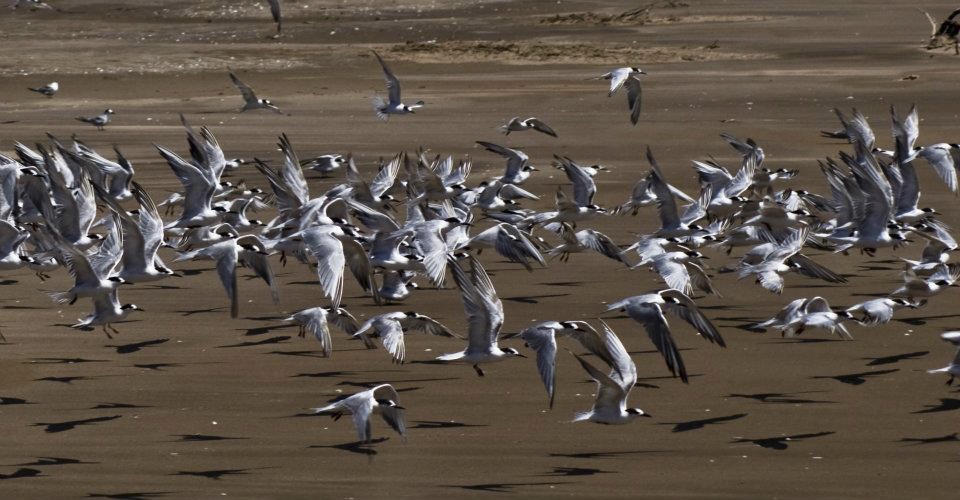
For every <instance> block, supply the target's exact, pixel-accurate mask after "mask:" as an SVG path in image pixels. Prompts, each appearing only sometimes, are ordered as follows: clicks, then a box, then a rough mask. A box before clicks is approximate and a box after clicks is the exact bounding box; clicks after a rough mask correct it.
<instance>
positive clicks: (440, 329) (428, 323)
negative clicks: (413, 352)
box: [400, 314, 459, 337]
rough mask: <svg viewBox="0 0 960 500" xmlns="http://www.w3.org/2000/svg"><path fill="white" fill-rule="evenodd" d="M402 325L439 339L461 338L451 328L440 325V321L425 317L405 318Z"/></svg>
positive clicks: (401, 321) (401, 322)
mask: <svg viewBox="0 0 960 500" xmlns="http://www.w3.org/2000/svg"><path fill="white" fill-rule="evenodd" d="M400 324H401V325H402V326H403V327H404V328H405V329H408V330H420V331H422V332H424V333H428V334H430V335H436V336H438V337H459V336H458V335H455V334H454V333H453V332H452V331H451V330H450V329H449V328H447V327H446V326H444V325H443V323H440V322H439V321H437V320H435V319H433V318H431V317H429V316H424V315H422V314H421V315H418V316H417V317H415V318H410V317H407V318H404V319H401V320H400Z"/></svg>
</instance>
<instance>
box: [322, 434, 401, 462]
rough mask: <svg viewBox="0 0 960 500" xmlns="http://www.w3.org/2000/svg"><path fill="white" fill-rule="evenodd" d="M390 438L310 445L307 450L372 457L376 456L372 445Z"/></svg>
mask: <svg viewBox="0 0 960 500" xmlns="http://www.w3.org/2000/svg"><path fill="white" fill-rule="evenodd" d="M389 440H390V438H387V437H382V438H376V439H371V440H370V441H353V442H351V443H343V444H312V445H310V446H307V448H313V449H316V448H329V449H334V450H341V451H348V452H350V453H358V454H360V455H366V456H368V457H372V456H374V455H376V454H377V450H375V449H374V448H373V445H375V444H380V443H383V442H385V441H389Z"/></svg>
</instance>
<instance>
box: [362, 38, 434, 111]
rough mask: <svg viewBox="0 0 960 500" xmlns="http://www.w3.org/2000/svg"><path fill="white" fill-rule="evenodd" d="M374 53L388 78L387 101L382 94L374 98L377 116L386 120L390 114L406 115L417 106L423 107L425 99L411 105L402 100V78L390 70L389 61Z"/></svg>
mask: <svg viewBox="0 0 960 500" xmlns="http://www.w3.org/2000/svg"><path fill="white" fill-rule="evenodd" d="M373 55H374V56H375V57H376V58H377V61H379V62H380V67H381V68H383V76H384V78H385V79H386V80H387V100H386V101H385V100H384V99H383V97H381V96H375V97H374V98H373V109H374V110H375V111H376V112H377V118H379V119H381V120H384V121H386V120H387V119H388V118H389V117H390V115H405V114H408V113H414V112H415V110H416V109H417V108H422V107H423V101H417V102H416V103H414V104H411V105H409V106H408V105H406V104H404V103H403V102H401V101H400V80H398V79H397V77H396V76H395V75H394V74H393V72H392V71H390V68H388V67H387V63H385V62H383V59H382V58H381V57H380V54H377V53H376V52H374V53H373Z"/></svg>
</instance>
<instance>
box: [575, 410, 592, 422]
mask: <svg viewBox="0 0 960 500" xmlns="http://www.w3.org/2000/svg"><path fill="white" fill-rule="evenodd" d="M591 415H593V412H592V411H580V412H577V414H576V415H574V417H573V420H571V422H583V421H584V420H590V416H591Z"/></svg>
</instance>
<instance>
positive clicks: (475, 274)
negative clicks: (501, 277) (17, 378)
mask: <svg viewBox="0 0 960 500" xmlns="http://www.w3.org/2000/svg"><path fill="white" fill-rule="evenodd" d="M467 260H468V261H469V262H470V274H469V275H468V274H467V273H466V272H465V271H464V270H463V268H461V267H460V262H458V261H457V258H456V257H454V256H453V255H450V256H448V257H447V262H448V263H449V265H450V272H451V273H452V274H453V280H454V281H455V282H456V284H457V288H459V289H460V296H461V298H462V299H463V309H464V312H466V314H467V335H468V337H467V342H468V343H467V348H466V349H464V350H463V351H460V352H455V353H450V354H444V355H443V356H439V357H437V360H438V361H443V362H461V363H470V364H471V365H473V369H474V370H476V371H477V375H479V376H481V377H482V376H483V370H481V369H480V363H492V362H495V361H501V360H503V359H506V358H511V357H525V356H524V355H522V354H520V353H519V352H517V350H516V349H514V348H512V347H504V348H501V347H500V346H499V345H498V339H499V336H500V328H502V327H503V303H502V302H500V298H499V297H497V291H496V290H495V289H494V288H493V282H492V281H490V276H489V275H487V271H486V270H485V269H484V268H483V266H481V265H480V262H479V261H477V259H476V258H474V257H473V256H469V257H467Z"/></svg>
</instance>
